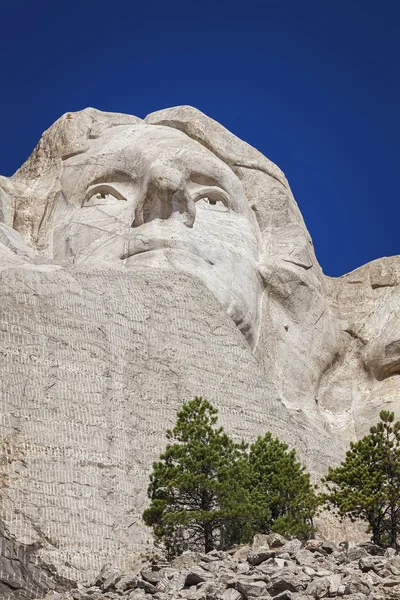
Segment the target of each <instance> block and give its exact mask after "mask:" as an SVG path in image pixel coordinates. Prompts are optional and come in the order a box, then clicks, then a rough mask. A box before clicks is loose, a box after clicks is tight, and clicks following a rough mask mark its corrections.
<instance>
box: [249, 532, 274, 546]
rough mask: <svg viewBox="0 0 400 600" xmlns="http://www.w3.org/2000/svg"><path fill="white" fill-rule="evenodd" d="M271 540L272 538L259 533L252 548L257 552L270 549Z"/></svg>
mask: <svg viewBox="0 0 400 600" xmlns="http://www.w3.org/2000/svg"><path fill="white" fill-rule="evenodd" d="M269 539H271V538H270V536H268V535H266V534H264V533H257V534H256V535H255V536H254V538H253V543H252V545H251V547H252V548H253V549H256V550H258V549H259V548H269V542H268V540H269Z"/></svg>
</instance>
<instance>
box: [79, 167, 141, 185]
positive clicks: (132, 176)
mask: <svg viewBox="0 0 400 600" xmlns="http://www.w3.org/2000/svg"><path fill="white" fill-rule="evenodd" d="M136 178H137V173H135V172H132V171H123V170H122V169H112V170H106V171H103V172H102V174H101V175H99V176H97V177H96V178H95V179H93V180H92V181H91V183H90V185H96V184H97V183H112V182H115V183H117V182H120V183H133V182H135V181H136Z"/></svg>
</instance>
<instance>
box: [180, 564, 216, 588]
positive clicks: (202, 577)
mask: <svg viewBox="0 0 400 600" xmlns="http://www.w3.org/2000/svg"><path fill="white" fill-rule="evenodd" d="M210 577H211V575H210V574H209V573H206V572H205V571H204V569H201V568H197V569H191V570H190V571H189V572H188V573H187V575H186V578H185V587H189V586H191V585H197V584H198V583H202V582H204V581H209V580H210Z"/></svg>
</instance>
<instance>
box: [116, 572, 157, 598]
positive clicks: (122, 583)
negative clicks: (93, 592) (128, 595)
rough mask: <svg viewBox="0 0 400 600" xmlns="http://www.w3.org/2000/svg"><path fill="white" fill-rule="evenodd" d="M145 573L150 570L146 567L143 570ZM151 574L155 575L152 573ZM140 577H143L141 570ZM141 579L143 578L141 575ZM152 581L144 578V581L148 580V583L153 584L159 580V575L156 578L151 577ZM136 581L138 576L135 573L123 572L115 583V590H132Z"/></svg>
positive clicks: (119, 591)
mask: <svg viewBox="0 0 400 600" xmlns="http://www.w3.org/2000/svg"><path fill="white" fill-rule="evenodd" d="M145 573H148V574H149V573H151V571H150V570H149V569H147V570H146V571H145ZM153 575H155V574H154V573H153ZM142 577H143V572H142ZM143 579H145V578H144V577H143ZM152 579H153V580H152V581H149V579H147V580H146V579H145V581H148V582H149V583H150V584H153V585H155V584H156V583H158V582H159V581H160V577H159V576H158V579H154V578H153V577H152ZM137 583H138V577H137V575H136V574H135V573H125V574H124V575H122V576H121V578H120V579H119V580H118V581H117V582H116V584H115V591H116V592H118V593H122V592H126V591H127V590H133V589H134V588H136V586H137Z"/></svg>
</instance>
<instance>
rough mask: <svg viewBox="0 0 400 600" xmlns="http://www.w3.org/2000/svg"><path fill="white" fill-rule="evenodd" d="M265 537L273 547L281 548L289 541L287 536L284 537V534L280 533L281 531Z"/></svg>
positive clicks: (270, 546)
mask: <svg viewBox="0 0 400 600" xmlns="http://www.w3.org/2000/svg"><path fill="white" fill-rule="evenodd" d="M265 539H266V541H267V544H268V546H269V548H271V549H272V548H274V549H276V548H281V547H282V546H284V545H285V544H286V543H287V541H288V540H287V539H286V538H284V537H283V535H280V534H279V533H269V534H268V535H266V536H265Z"/></svg>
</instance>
